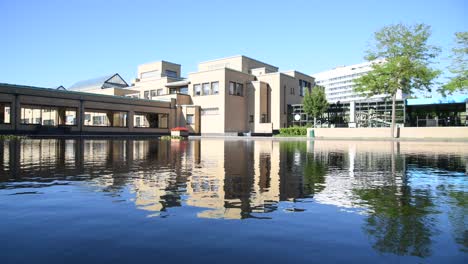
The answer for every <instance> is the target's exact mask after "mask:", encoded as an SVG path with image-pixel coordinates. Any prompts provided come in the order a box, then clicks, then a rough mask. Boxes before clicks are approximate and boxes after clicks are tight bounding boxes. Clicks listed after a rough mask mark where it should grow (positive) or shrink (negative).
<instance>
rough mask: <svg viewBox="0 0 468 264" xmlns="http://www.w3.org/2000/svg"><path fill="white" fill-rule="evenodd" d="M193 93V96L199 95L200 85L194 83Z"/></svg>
mask: <svg viewBox="0 0 468 264" xmlns="http://www.w3.org/2000/svg"><path fill="white" fill-rule="evenodd" d="M193 95H194V96H200V95H201V85H200V84H194V85H193Z"/></svg>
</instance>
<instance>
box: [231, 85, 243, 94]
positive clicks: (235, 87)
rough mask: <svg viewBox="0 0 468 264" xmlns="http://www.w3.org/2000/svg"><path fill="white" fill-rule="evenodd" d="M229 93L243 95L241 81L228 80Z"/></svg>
mask: <svg viewBox="0 0 468 264" xmlns="http://www.w3.org/2000/svg"><path fill="white" fill-rule="evenodd" d="M229 94H230V95H237V96H244V85H243V84H242V83H235V82H229Z"/></svg>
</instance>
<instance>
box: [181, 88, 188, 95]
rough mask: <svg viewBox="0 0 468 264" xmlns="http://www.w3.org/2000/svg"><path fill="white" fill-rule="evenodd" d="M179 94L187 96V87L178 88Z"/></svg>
mask: <svg viewBox="0 0 468 264" xmlns="http://www.w3.org/2000/svg"><path fill="white" fill-rule="evenodd" d="M179 93H181V94H188V87H187V86H185V87H180V91H179Z"/></svg>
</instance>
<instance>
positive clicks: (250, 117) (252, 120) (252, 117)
mask: <svg viewBox="0 0 468 264" xmlns="http://www.w3.org/2000/svg"><path fill="white" fill-rule="evenodd" d="M253 122H254V116H253V115H250V116H249V123H253Z"/></svg>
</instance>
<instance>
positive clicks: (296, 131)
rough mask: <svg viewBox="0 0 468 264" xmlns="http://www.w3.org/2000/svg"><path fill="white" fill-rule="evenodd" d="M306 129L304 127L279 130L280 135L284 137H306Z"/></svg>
mask: <svg viewBox="0 0 468 264" xmlns="http://www.w3.org/2000/svg"><path fill="white" fill-rule="evenodd" d="M307 128H308V127H305V126H292V127H285V128H280V135H284V136H305V135H307Z"/></svg>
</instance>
